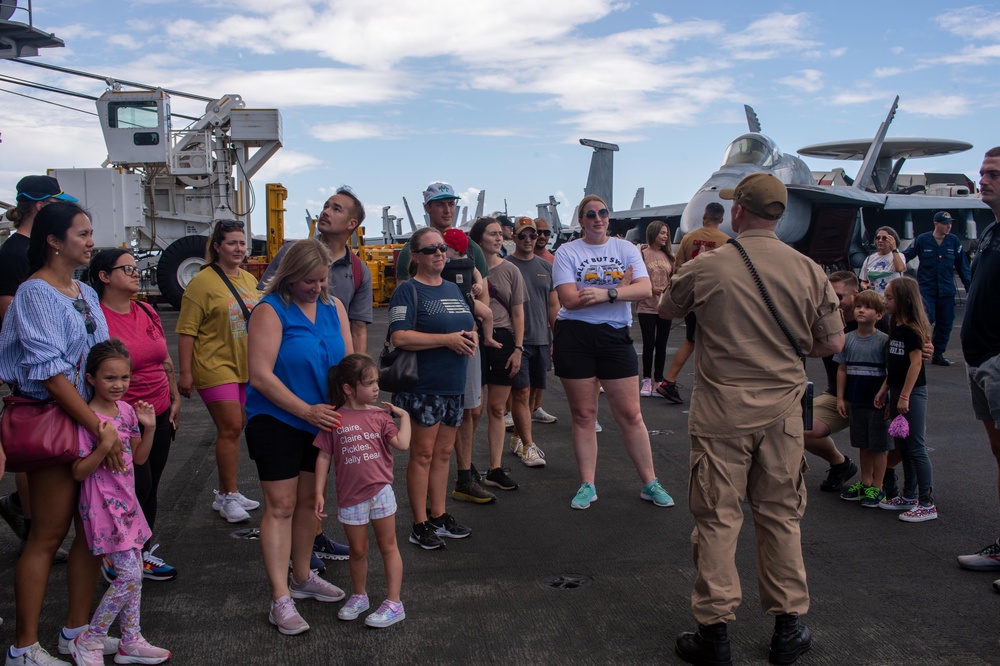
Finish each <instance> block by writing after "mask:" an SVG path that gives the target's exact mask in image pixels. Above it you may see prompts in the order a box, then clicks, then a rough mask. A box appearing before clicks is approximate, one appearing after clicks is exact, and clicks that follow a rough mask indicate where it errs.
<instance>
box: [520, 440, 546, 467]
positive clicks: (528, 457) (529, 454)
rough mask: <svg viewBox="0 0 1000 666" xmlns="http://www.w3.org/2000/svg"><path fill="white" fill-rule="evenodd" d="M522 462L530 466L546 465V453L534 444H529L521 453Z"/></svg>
mask: <svg viewBox="0 0 1000 666" xmlns="http://www.w3.org/2000/svg"><path fill="white" fill-rule="evenodd" d="M521 462H523V463H524V464H525V465H526V466H528V467H545V454H544V453H542V450H541V449H540V448H538V447H537V446H535V445H534V444H529V445H528V446H527V447H526V448H525V449H524V453H522V454H521Z"/></svg>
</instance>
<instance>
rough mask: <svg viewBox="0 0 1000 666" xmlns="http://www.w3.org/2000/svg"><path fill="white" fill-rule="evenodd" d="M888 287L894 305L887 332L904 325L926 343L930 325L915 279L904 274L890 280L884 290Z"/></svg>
mask: <svg viewBox="0 0 1000 666" xmlns="http://www.w3.org/2000/svg"><path fill="white" fill-rule="evenodd" d="M890 289H892V300H894V301H895V302H896V307H895V308H894V310H895V311H894V312H893V313H892V319H890V320H889V332H890V333H892V332H893V331H895V330H896V328H897V327H900V326H905V327H907V328H909V329H912V330H913V331H914V332H915V333H916V334H917V335H919V336H920V340H921V342H924V343H926V342H927V341H928V340H930V339H931V325H930V322H928V321H927V314H926V313H925V312H924V301H923V299H922V298H921V297H920V287H919V286H918V285H917V281H916V280H914V279H913V278H911V277H907V276H905V275H904V276H903V277H898V278H896V279H895V280H892V281H890V282H889V284H887V285H886V287H885V290H886V291H889V290H890Z"/></svg>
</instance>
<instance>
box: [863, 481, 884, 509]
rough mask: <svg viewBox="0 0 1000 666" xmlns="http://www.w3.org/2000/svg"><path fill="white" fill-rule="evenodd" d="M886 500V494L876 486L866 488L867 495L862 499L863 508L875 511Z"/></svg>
mask: <svg viewBox="0 0 1000 666" xmlns="http://www.w3.org/2000/svg"><path fill="white" fill-rule="evenodd" d="M884 499H885V493H884V492H882V491H881V490H880V489H878V488H876V487H875V486H868V487H867V488H865V494H864V496H863V497H862V498H861V506H863V507H865V508H867V509H874V508H876V507H878V505H879V504H880V503H881V502H882V500H884Z"/></svg>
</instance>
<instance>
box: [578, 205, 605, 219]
mask: <svg viewBox="0 0 1000 666" xmlns="http://www.w3.org/2000/svg"><path fill="white" fill-rule="evenodd" d="M598 215H600V216H601V217H602V218H603V217H607V216H608V215H610V213H608V209H607V208H602V209H601V210H599V211H596V212H595V211H592V210H588V211H587V212H586V213H584V214H583V216H584V217H585V218H587V219H588V220H596V219H597V216H598Z"/></svg>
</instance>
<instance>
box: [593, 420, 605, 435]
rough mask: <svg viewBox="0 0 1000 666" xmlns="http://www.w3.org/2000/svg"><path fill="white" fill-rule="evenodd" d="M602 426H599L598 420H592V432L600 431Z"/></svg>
mask: <svg viewBox="0 0 1000 666" xmlns="http://www.w3.org/2000/svg"><path fill="white" fill-rule="evenodd" d="M602 430H604V428H602V427H601V422H600V421H594V432H601V431H602Z"/></svg>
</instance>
